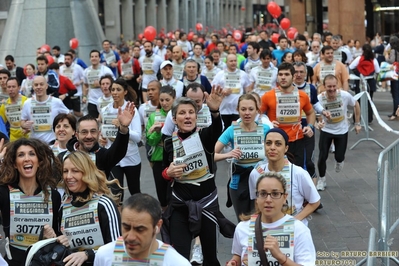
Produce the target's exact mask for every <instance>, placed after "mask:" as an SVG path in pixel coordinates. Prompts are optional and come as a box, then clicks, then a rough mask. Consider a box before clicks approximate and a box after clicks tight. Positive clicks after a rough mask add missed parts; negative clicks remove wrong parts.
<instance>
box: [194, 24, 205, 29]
mask: <svg viewBox="0 0 399 266" xmlns="http://www.w3.org/2000/svg"><path fill="white" fill-rule="evenodd" d="M195 28H196V29H197V31H202V29H203V27H202V24H201V23H197V25H195Z"/></svg>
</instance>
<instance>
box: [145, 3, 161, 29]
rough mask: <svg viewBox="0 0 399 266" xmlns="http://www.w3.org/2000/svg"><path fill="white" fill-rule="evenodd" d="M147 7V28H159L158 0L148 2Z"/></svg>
mask: <svg viewBox="0 0 399 266" xmlns="http://www.w3.org/2000/svg"><path fill="white" fill-rule="evenodd" d="M146 4H147V7H146V11H145V14H146V25H145V26H146V27H147V26H153V27H154V28H156V27H157V16H158V12H157V3H156V0H147V1H146Z"/></svg>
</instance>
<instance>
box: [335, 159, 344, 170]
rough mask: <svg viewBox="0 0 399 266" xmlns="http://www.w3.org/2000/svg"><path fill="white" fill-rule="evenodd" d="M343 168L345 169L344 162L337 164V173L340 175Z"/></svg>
mask: <svg viewBox="0 0 399 266" xmlns="http://www.w3.org/2000/svg"><path fill="white" fill-rule="evenodd" d="M342 168H344V162H341V163H339V162H337V161H336V162H335V172H337V173H339V172H341V170H342Z"/></svg>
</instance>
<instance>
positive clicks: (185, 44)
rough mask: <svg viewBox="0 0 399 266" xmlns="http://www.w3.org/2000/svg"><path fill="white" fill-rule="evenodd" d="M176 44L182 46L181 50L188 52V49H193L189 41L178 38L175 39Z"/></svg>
mask: <svg viewBox="0 0 399 266" xmlns="http://www.w3.org/2000/svg"><path fill="white" fill-rule="evenodd" d="M177 45H178V46H180V47H181V48H182V50H183V51H184V52H185V53H186V54H188V53H189V52H190V51H192V50H193V49H192V48H191V43H190V42H189V41H181V40H178V41H177Z"/></svg>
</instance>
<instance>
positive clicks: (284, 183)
mask: <svg viewBox="0 0 399 266" xmlns="http://www.w3.org/2000/svg"><path fill="white" fill-rule="evenodd" d="M265 178H275V179H277V181H279V182H280V183H281V185H282V187H283V192H284V193H286V191H287V180H285V178H284V176H282V175H281V174H280V173H277V172H274V171H272V172H266V173H264V174H262V175H260V176H259V177H258V180H257V181H256V191H258V187H259V183H260V182H261V181H262V180H263V179H265ZM281 211H282V212H283V213H287V211H288V204H287V203H284V205H283V208H282V209H281ZM260 213H261V211H260V209H259V207H258V204H256V200H255V212H254V213H253V214H250V215H245V214H241V215H240V220H241V221H248V220H249V219H251V216H252V215H254V214H260Z"/></svg>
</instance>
